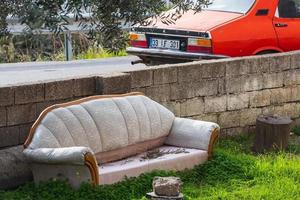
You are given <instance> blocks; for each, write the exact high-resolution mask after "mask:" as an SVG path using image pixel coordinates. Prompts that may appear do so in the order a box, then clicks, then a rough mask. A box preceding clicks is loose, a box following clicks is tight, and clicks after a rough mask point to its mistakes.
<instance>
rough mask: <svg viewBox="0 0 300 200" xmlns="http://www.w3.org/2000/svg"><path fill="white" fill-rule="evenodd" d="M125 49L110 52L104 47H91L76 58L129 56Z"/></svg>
mask: <svg viewBox="0 0 300 200" xmlns="http://www.w3.org/2000/svg"><path fill="white" fill-rule="evenodd" d="M127 55H128V54H127V53H126V51H125V50H121V51H119V52H110V51H108V50H105V49H102V48H89V49H88V50H87V51H86V52H84V53H82V54H79V55H77V56H76V59H96V58H110V57H116V56H127Z"/></svg>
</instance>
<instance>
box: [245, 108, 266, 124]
mask: <svg viewBox="0 0 300 200" xmlns="http://www.w3.org/2000/svg"><path fill="white" fill-rule="evenodd" d="M261 114H262V109H261V108H251V109H245V110H242V111H241V121H240V125H241V127H244V126H250V125H255V124H256V118H257V117H258V116H259V115H261Z"/></svg>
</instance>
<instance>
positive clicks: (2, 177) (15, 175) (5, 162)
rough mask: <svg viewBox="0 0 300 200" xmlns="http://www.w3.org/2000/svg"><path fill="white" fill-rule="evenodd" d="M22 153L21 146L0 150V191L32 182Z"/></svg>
mask: <svg viewBox="0 0 300 200" xmlns="http://www.w3.org/2000/svg"><path fill="white" fill-rule="evenodd" d="M22 152H23V146H21V145H20V146H16V147H12V148H7V149H1V150H0V163H1V165H0V190H7V189H14V188H16V187H18V186H20V185H23V184H25V183H27V182H29V181H32V179H33V177H32V173H31V170H30V167H29V165H28V163H27V161H26V159H25V157H24V155H23V153H22Z"/></svg>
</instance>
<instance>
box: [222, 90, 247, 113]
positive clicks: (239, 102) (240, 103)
mask: <svg viewBox="0 0 300 200" xmlns="http://www.w3.org/2000/svg"><path fill="white" fill-rule="evenodd" d="M248 107H249V94H248V93H244V94H237V95H228V96H227V110H240V109H243V108H248Z"/></svg>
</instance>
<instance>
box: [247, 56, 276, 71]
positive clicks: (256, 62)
mask: <svg viewBox="0 0 300 200" xmlns="http://www.w3.org/2000/svg"><path fill="white" fill-rule="evenodd" d="M248 60H249V61H250V62H252V63H251V64H250V65H251V66H250V73H251V74H255V73H257V74H262V73H268V72H269V71H270V62H269V56H268V55H265V56H255V57H251V58H250V57H249V58H247V60H246V62H247V61H248Z"/></svg>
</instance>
